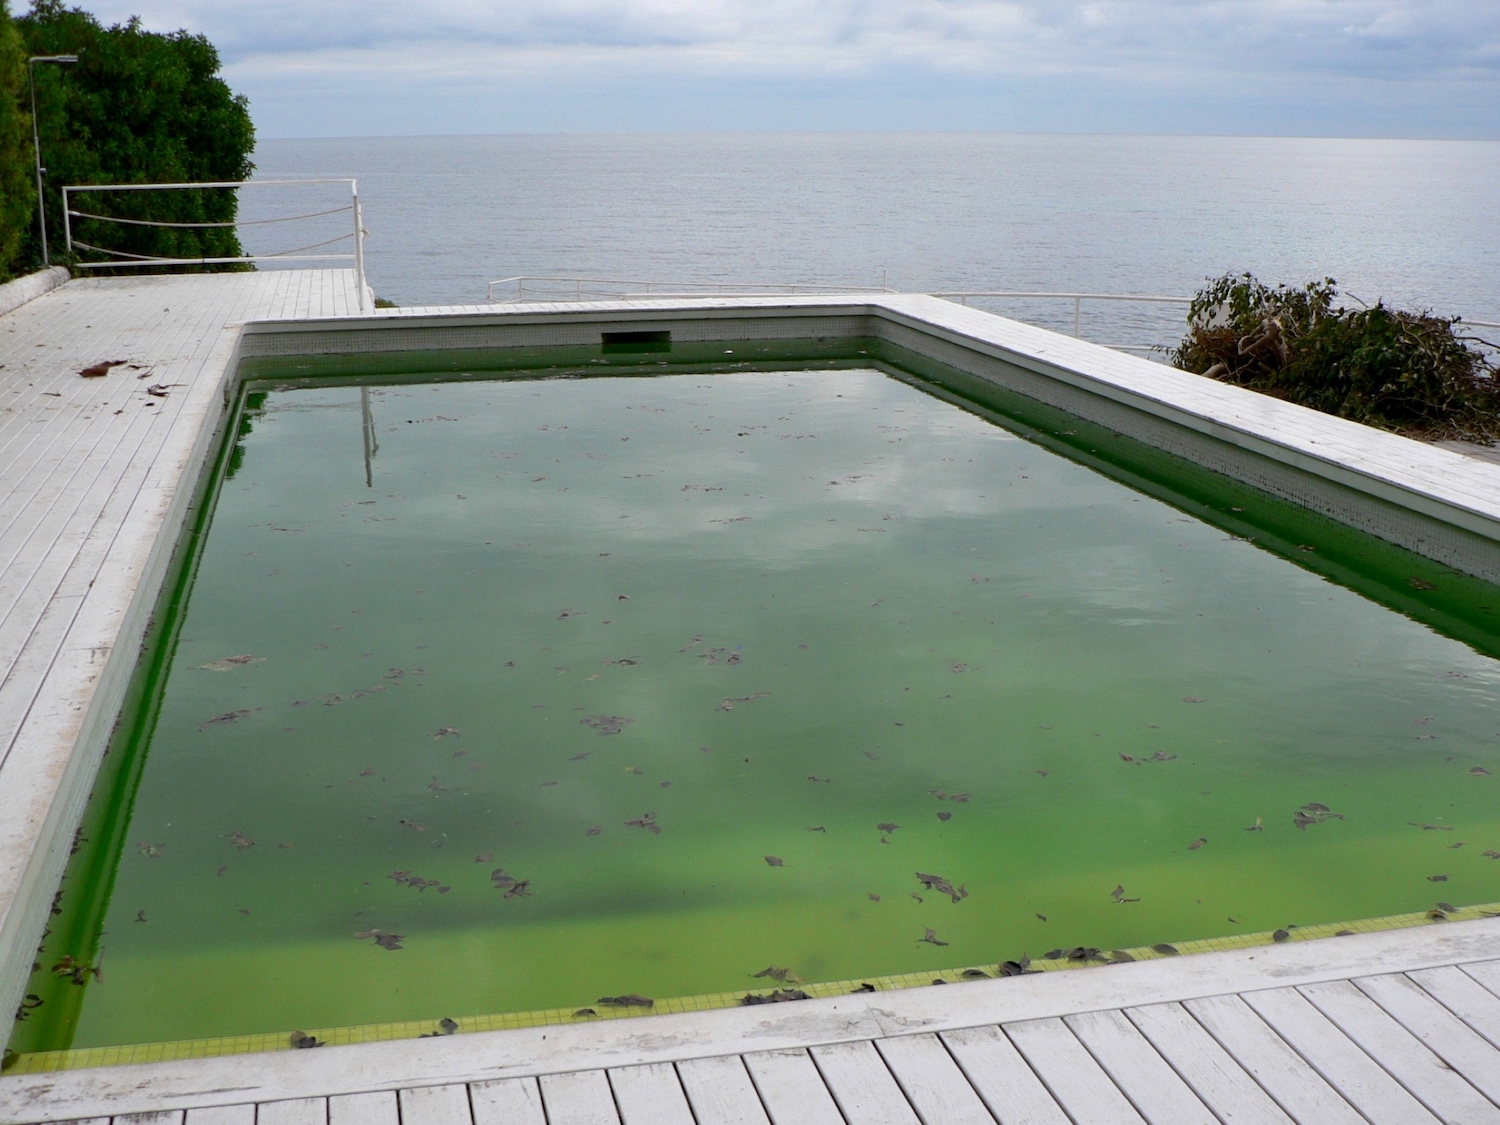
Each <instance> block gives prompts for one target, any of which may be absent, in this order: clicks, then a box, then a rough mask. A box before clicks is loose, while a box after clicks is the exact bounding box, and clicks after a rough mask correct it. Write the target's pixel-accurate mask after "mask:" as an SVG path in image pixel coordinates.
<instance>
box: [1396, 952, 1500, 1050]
mask: <svg viewBox="0 0 1500 1125" xmlns="http://www.w3.org/2000/svg"><path fill="white" fill-rule="evenodd" d="M1407 976H1408V977H1410V978H1411V979H1412V980H1414V981H1416V983H1417V984H1418V985H1419V986H1420V987H1421V989H1422V991H1424V992H1426V993H1427V994H1428V995H1429V996H1431V997H1432V998H1433V999H1434V1000H1436V1001H1437V1002H1438V1003H1439V1004H1441V1005H1442V1006H1443V1007H1445V1008H1447V1009H1448V1010H1449V1011H1450V1012H1452V1013H1453V1014H1454V1015H1455V1016H1457V1017H1458V1018H1459V1019H1461V1020H1463V1021H1464V1023H1465V1024H1466V1025H1467V1026H1469V1027H1470V1028H1472V1029H1473V1030H1474V1031H1475V1032H1477V1033H1478V1034H1480V1035H1482V1036H1484V1037H1485V1039H1487V1040H1488V1041H1489V1044H1490V1046H1491V1047H1500V997H1497V996H1496V995H1495V994H1494V993H1492V992H1491V991H1490V990H1489V989H1487V988H1485V987H1484V985H1482V984H1480V983H1479V982H1478V981H1477V980H1475V979H1474V978H1473V977H1471V976H1469V975H1468V974H1467V973H1465V972H1464V971H1463V970H1462V969H1460V968H1458V967H1456V966H1452V965H1450V966H1448V967H1447V968H1442V969H1422V970H1419V971H1417V972H1414V973H1408V974H1407Z"/></svg>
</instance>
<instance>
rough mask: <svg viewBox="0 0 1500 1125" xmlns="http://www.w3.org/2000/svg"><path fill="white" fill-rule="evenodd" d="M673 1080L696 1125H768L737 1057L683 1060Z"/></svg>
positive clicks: (758, 1096) (763, 1111)
mask: <svg viewBox="0 0 1500 1125" xmlns="http://www.w3.org/2000/svg"><path fill="white" fill-rule="evenodd" d="M677 1076H678V1077H679V1078H680V1079H682V1089H683V1091H684V1092H685V1093H686V1094H687V1097H688V1104H690V1105H691V1106H692V1107H693V1117H694V1118H695V1119H696V1120H697V1122H698V1125H770V1121H771V1119H770V1118H769V1117H767V1116H766V1110H765V1107H764V1106H762V1105H761V1104H760V1095H759V1094H757V1093H756V1092H755V1083H753V1082H751V1081H750V1072H749V1071H747V1070H746V1069H745V1062H744V1060H743V1059H741V1058H740V1057H739V1056H738V1055H727V1056H726V1055H720V1056H718V1057H717V1058H711V1059H687V1060H686V1061H684V1062H680V1063H678V1064H677ZM476 1125H478V1123H477V1122H476Z"/></svg>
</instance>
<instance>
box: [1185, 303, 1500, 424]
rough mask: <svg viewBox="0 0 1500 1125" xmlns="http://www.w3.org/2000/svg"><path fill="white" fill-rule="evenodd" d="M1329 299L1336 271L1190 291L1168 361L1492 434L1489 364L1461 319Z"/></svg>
mask: <svg viewBox="0 0 1500 1125" xmlns="http://www.w3.org/2000/svg"><path fill="white" fill-rule="evenodd" d="M1337 298H1338V289H1337V287H1336V282H1335V281H1334V280H1333V278H1325V279H1324V280H1323V281H1320V282H1310V283H1309V284H1307V285H1304V286H1302V287H1301V288H1300V289H1298V288H1293V287H1291V286H1287V285H1278V286H1275V287H1274V288H1273V287H1270V286H1267V285H1264V284H1262V283H1261V282H1259V281H1257V280H1256V279H1255V278H1254V277H1253V276H1251V275H1250V274H1248V273H1247V274H1240V275H1233V274H1226V275H1225V276H1223V277H1220V278H1217V279H1214V280H1212V281H1210V282H1209V283H1208V284H1207V285H1206V286H1205V287H1204V288H1203V289H1201V290H1199V291H1198V294H1197V295H1196V296H1195V297H1194V298H1193V303H1192V306H1191V307H1190V309H1189V311H1188V331H1187V335H1186V336H1185V337H1183V340H1182V343H1181V344H1180V345H1178V347H1177V348H1176V349H1175V350H1174V351H1173V352H1172V353H1171V358H1172V363H1173V365H1174V366H1176V367H1180V368H1182V369H1183V370H1185V371H1193V372H1197V373H1199V374H1203V375H1208V376H1211V377H1212V378H1216V379H1221V380H1223V381H1224V382H1227V383H1234V384H1236V385H1238V386H1242V387H1249V388H1251V389H1253V390H1257V391H1262V392H1264V393H1266V394H1271V395H1275V396H1277V397H1278V398H1283V399H1286V400H1287V401H1289V402H1295V403H1299V404H1301V405H1303V406H1310V407H1312V408H1313V409H1315V410H1321V411H1324V412H1326V413H1328V414H1337V415H1338V416H1339V417H1341V418H1349V419H1352V420H1353V421H1356V422H1364V423H1366V424H1367V425H1371V426H1379V427H1380V428H1382V429H1388V430H1398V431H1401V432H1403V433H1406V434H1408V435H1410V436H1414V437H1422V438H1426V439H1429V440H1430V439H1437V438H1463V439H1467V440H1478V441H1484V442H1490V441H1493V440H1494V439H1495V438H1496V437H1500V385H1497V382H1496V371H1495V368H1494V366H1493V365H1492V364H1491V363H1490V362H1489V361H1488V360H1487V358H1486V356H1485V353H1484V352H1483V351H1482V350H1480V349H1479V348H1476V347H1475V346H1474V344H1475V343H1476V342H1481V341H1478V340H1477V338H1475V337H1471V336H1466V335H1463V334H1461V330H1460V323H1461V322H1460V319H1459V318H1457V317H1442V316H1434V315H1433V314H1431V313H1430V312H1403V311H1401V310H1398V309H1393V308H1390V307H1389V306H1387V305H1386V304H1385V303H1384V302H1377V303H1376V304H1375V305H1373V306H1367V307H1361V308H1356V309H1348V308H1345V307H1344V306H1343V305H1335V301H1336V300H1337Z"/></svg>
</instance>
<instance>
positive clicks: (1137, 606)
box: [12, 370, 1500, 1051]
mask: <svg viewBox="0 0 1500 1125" xmlns="http://www.w3.org/2000/svg"><path fill="white" fill-rule="evenodd" d="M362 396H368V397H367V401H368V404H369V414H370V417H371V419H372V422H373V425H372V427H371V432H372V434H373V437H374V439H375V440H376V441H378V450H376V451H374V453H373V457H372V458H371V461H370V474H371V475H370V484H369V485H368V486H367V484H366V475H365V463H364V458H363V450H364V439H363V437H362V401H361V400H362ZM251 422H252V427H253V428H252V430H251V432H250V433H249V434H248V435H247V436H246V437H244V439H243V442H242V446H243V456H242V458H241V457H239V456H237V458H236V467H235V471H234V472H233V474H232V476H231V477H230V479H228V480H227V481H226V482H225V484H224V486H223V490H222V493H221V495H220V496H219V499H218V502H217V507H216V510H215V512H214V515H213V519H212V526H211V530H210V532H209V535H208V539H207V544H206V547H205V548H204V552H203V556H202V560H201V564H200V566H199V569H198V571H197V574H196V578H195V581H194V584H193V587H192V590H191V594H190V597H189V601H188V604H187V609H186V613H185V617H184V618H183V620H182V623H181V627H180V633H179V637H178V640H177V644H176V648H175V651H174V652H173V653H172V655H171V660H170V665H169V672H168V674H167V678H166V681H165V688H164V691H163V693H162V696H161V699H160V707H159V712H158V713H157V715H156V718H155V721H154V728H153V729H152V730H150V731H149V746H148V747H147V748H146V750H145V752H146V758H145V761H144V768H143V770H142V771H141V772H140V776H139V782H138V785H136V786H135V787H134V789H133V791H132V792H126V793H123V794H120V795H118V796H117V799H118V800H120V801H125V802H133V805H131V806H130V807H129V811H128V817H129V826H128V829H127V830H126V831H125V833H124V847H123V850H122V851H120V853H119V854H118V855H117V856H116V857H111V860H110V864H109V868H110V869H111V870H112V871H113V876H112V878H113V883H112V886H110V885H109V883H108V880H104V881H103V882H101V885H100V886H99V887H97V888H93V889H92V890H91V892H90V893H91V894H92V895H94V897H95V898H96V899H97V898H99V897H100V896H103V895H106V894H107V895H108V905H107V913H105V914H104V915H103V922H102V926H100V929H102V931H103V932H102V936H100V937H99V938H98V942H97V948H80V949H78V950H65V949H62V948H53V947H52V946H51V945H49V946H46V947H44V954H43V957H42V959H41V960H42V962H43V964H42V968H41V971H40V973H39V974H38V976H37V977H36V978H34V980H39V981H42V982H44V983H45V985H46V991H45V995H44V994H43V993H42V992H36V991H35V990H36V989H38V988H41V987H43V986H42V984H33V986H32V988H33V992H34V994H35V996H36V997H37V998H38V999H42V1000H43V1001H44V1002H43V1003H42V1004H41V1005H39V1006H34V1007H33V1008H32V1009H30V1011H29V1015H28V1019H27V1020H26V1021H24V1022H23V1023H21V1024H20V1025H18V1030H17V1033H16V1036H15V1038H14V1039H13V1041H12V1046H13V1047H15V1048H16V1049H19V1050H26V1051H31V1050H42V1049H58V1048H63V1047H67V1046H73V1047H92V1046H100V1045H114V1044H125V1043H139V1042H150V1041H160V1040H176V1039H185V1038H194V1037H206V1036H224V1035H237V1034H248V1033H257V1032H271V1031H285V1030H287V1029H291V1028H303V1027H330V1026H337V1025H348V1024H363V1023H376V1022H385V1021H397V1020H411V1019H429V1018H431V1019H435V1018H437V1017H440V1016H452V1017H455V1018H459V1017H462V1016H464V1015H471V1014H478V1013H495V1012H507V1011H520V1010H526V1009H537V1008H554V1007H575V1006H585V1005H596V1002H597V1001H598V999H599V998H600V997H605V996H624V995H629V994H636V995H640V996H645V997H667V996H681V995H690V994H696V993H708V992H722V991H731V990H759V991H764V990H766V989H769V988H773V987H776V986H777V985H778V980H779V978H781V977H785V978H786V979H787V981H789V982H791V981H794V980H795V979H797V978H801V979H805V980H808V981H822V980H839V979H858V978H860V977H862V976H866V975H879V974H895V973H905V972H918V971H922V970H929V969H935V968H940V967H951V966H958V965H964V964H982V963H985V962H991V963H993V962H995V961H997V960H1001V959H1006V958H1014V957H1018V956H1020V955H1021V954H1022V953H1023V952H1027V953H1030V954H1031V955H1032V956H1033V957H1037V956H1041V955H1043V954H1044V953H1046V952H1047V951H1049V950H1052V949H1055V948H1068V947H1070V946H1074V945H1079V944H1083V945H1092V946H1099V947H1103V948H1106V949H1108V948H1114V947H1131V946H1141V945H1150V944H1152V943H1155V942H1160V941H1168V940H1182V939H1191V938H1202V937H1215V936H1221V935H1230V934H1238V933H1249V932H1254V931H1264V930H1271V929H1275V928H1278V927H1285V926H1288V925H1311V924H1314V923H1322V922H1329V921H1337V920H1341V919H1351V918H1361V917H1371V916H1378V915H1386V914H1394V913H1399V912H1404V911H1416V910H1425V909H1427V908H1429V907H1431V906H1433V905H1434V904H1435V903H1436V902H1439V901H1443V902H1447V903H1451V904H1459V905H1462V904H1465V903H1475V902H1488V901H1493V900H1495V899H1500V862H1497V861H1496V860H1497V856H1500V851H1497V850H1496V849H1500V802H1497V794H1496V789H1495V787H1496V786H1497V785H1500V733H1497V732H1500V718H1497V715H1500V709H1497V706H1496V703H1497V672H1500V668H1497V665H1496V662H1495V661H1494V660H1492V659H1490V658H1488V657H1485V656H1482V655H1479V654H1477V653H1476V652H1475V651H1474V650H1472V649H1471V648H1469V647H1467V646H1465V645H1463V644H1460V643H1458V642H1457V641H1454V640H1451V639H1448V638H1446V637H1444V636H1442V635H1440V634H1438V633H1436V632H1434V631H1433V630H1431V629H1429V628H1428V627H1426V626H1424V625H1422V624H1419V623H1417V622H1414V621H1413V620H1410V619H1409V618H1407V617H1404V616H1402V615H1400V614H1398V613H1395V612H1392V611H1390V610H1388V609H1385V608H1383V607H1381V606H1380V605H1377V604H1375V603H1374V602H1373V601H1370V600H1367V599H1366V598H1365V597H1362V596H1361V595H1359V594H1356V593H1353V592H1351V591H1349V590H1347V589H1345V588H1343V587H1341V586H1339V585H1336V584H1334V583H1332V582H1330V581H1328V580H1326V579H1324V578H1322V577H1320V576H1318V575H1317V574H1314V573H1311V572H1309V571H1308V570H1306V569H1303V568H1301V567H1299V566H1297V565H1295V563H1294V562H1292V561H1289V560H1287V559H1285V558H1282V557H1278V556H1277V555H1275V554H1273V553H1271V552H1269V551H1267V550H1264V549H1262V548H1261V547H1259V546H1257V545H1256V544H1255V543H1253V542H1248V541H1245V540H1240V539H1236V538H1234V537H1233V536H1231V535H1229V534H1227V533H1226V532H1225V531H1223V530H1221V529H1218V528H1216V527H1214V526H1211V525H1209V524H1207V523H1204V522H1201V521H1199V520H1197V519H1194V518H1190V517H1188V516H1186V515H1184V514H1183V513H1182V512H1181V511H1179V510H1178V509H1176V508H1174V507H1171V506H1169V505H1167V504H1165V503H1162V502H1160V501H1158V500H1155V499H1152V498H1150V497H1148V496H1145V495H1142V494H1140V493H1138V492H1135V491H1132V490H1131V489H1129V488H1127V487H1125V486H1124V485H1122V484H1120V483H1117V482H1116V481H1114V480H1111V479H1109V478H1107V477H1106V476H1103V475H1101V474H1099V473H1097V472H1095V471H1093V470H1092V469H1089V468H1087V467H1084V466H1082V465H1079V464H1077V463H1074V462H1072V461H1069V460H1067V459H1065V458H1063V457H1061V456H1058V455H1056V454H1054V453H1051V452H1048V451H1046V450H1045V449H1043V448H1041V447H1039V446H1038V445H1036V444H1033V443H1031V442H1029V441H1026V440H1023V439H1021V438H1020V437H1017V436H1015V435H1014V434H1012V433H1010V432H1008V431H1007V430H1005V429H1002V428H1000V427H997V426H996V425H994V424H992V423H991V422H989V421H986V420H984V419H982V418H980V417H976V416H975V415H973V414H970V413H966V412H965V411H963V410H960V409H958V408H956V407H954V406H952V405H949V404H947V403H945V402H943V401H941V400H939V399H937V398H934V397H931V396H929V395H927V394H925V393H923V392H922V391H921V390H918V389H916V388H914V387H913V386H910V385H908V384H906V383H903V382H901V381H898V380H896V379H894V378H891V377H889V376H887V375H885V374H882V373H880V372H877V371H871V370H834V371H806V372H793V373H787V372H770V373H766V372H758V373H757V372H744V373H731V374H714V375H663V376H660V377H656V378H644V377H643V378H628V377H616V378H607V379H604V378H601V379H568V380H541V381H535V380H532V381H504V380H497V381H485V382H456V383H442V384H425V385H406V386H383V387H378V388H366V389H364V390H361V389H360V388H358V387H339V388H322V389H294V390H282V391H274V392H271V393H269V394H268V395H267V396H266V397H265V398H264V400H263V401H260V402H258V408H257V411H256V412H255V413H254V415H253V416H252V418H251ZM1491 771H1492V772H1491ZM70 893H71V894H74V895H75V897H76V898H77V899H78V900H79V901H82V900H83V899H85V898H87V896H86V895H83V894H82V893H81V892H76V891H75V892H70ZM69 909H70V910H77V909H81V908H80V907H78V906H76V905H70V906H69ZM65 922H66V918H64V919H61V920H60V921H59V924H58V926H57V932H58V933H65V932H68V928H67V926H66V925H65V924H64V923H65ZM75 929H76V927H75ZM53 944H56V943H55V942H54V943H53ZM64 956H72V957H75V958H76V963H81V964H86V965H88V966H89V967H90V968H95V967H97V968H99V969H100V972H99V973H98V974H97V978H96V976H95V974H93V973H92V972H89V971H85V972H82V973H75V974H73V976H74V977H80V976H81V977H82V981H81V983H79V984H76V985H75V984H73V978H72V977H69V975H68V970H67V965H68V963H67V962H61V959H62V958H63V957H64ZM59 962H60V963H62V964H63V971H62V972H60V973H59V972H55V971H53V968H54V964H55V963H59ZM767 969H771V970H775V971H776V973H775V975H774V976H766V975H757V974H762V971H763V970H767ZM780 970H786V972H785V973H782V972H780ZM59 981H60V982H61V983H58V982H59Z"/></svg>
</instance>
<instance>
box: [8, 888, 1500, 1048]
mask: <svg viewBox="0 0 1500 1125" xmlns="http://www.w3.org/2000/svg"><path fill="white" fill-rule="evenodd" d="M1493 917H1500V903H1487V904H1484V905H1481V906H1465V907H1461V908H1460V909H1458V910H1454V911H1452V912H1443V911H1439V910H1431V911H1427V912H1425V913H1421V914H1392V915H1389V916H1387V917H1384V918H1367V919H1365V920H1363V921H1359V922H1346V923H1334V922H1330V923H1327V924H1324V925H1319V926H1300V927H1296V928H1289V929H1287V930H1277V931H1275V932H1274V933H1256V934H1239V935H1232V936H1229V937H1217V938H1204V939H1202V940H1198V941H1182V942H1174V943H1171V944H1163V945H1155V946H1143V947H1140V948H1137V949H1115V950H1085V949H1075V950H1069V951H1064V952H1063V954H1062V956H1060V957H1055V958H1051V959H1040V960H1035V961H1032V962H1031V963H1030V964H1029V966H1027V971H1029V972H1037V971H1042V972H1056V971H1058V970H1062V969H1077V968H1083V967H1085V966H1088V965H1099V964H1105V963H1111V962H1119V961H1148V960H1152V959H1158V958H1162V957H1174V956H1177V955H1178V954H1187V953H1210V952H1213V951H1216V950H1230V949H1249V948H1252V947H1254V946H1260V945H1270V944H1272V943H1273V942H1278V941H1310V940H1312V939H1314V938H1325V937H1336V936H1342V935H1347V934H1363V933H1374V932H1376V931H1380V930H1398V929H1403V928H1406V927H1409V926H1422V925H1436V924H1440V923H1442V922H1445V921H1449V920H1452V921H1455V922H1459V921H1470V920H1472V919H1476V918H1493ZM1070 953H1071V954H1073V956H1071V957H1070V956H1069V954H1070ZM1001 972H1002V966H1000V965H996V964H994V963H990V964H985V965H976V966H971V967H968V968H958V969H942V970H937V971H934V972H925V973H900V974H897V975H895V976H881V977H867V978H864V979H862V980H843V981H828V982H825V983H821V984H804V983H787V984H784V985H780V984H777V983H775V982H772V981H768V982H766V986H765V987H762V988H758V989H750V990H748V992H744V991H741V992H712V993H706V994H704V995H701V996H680V997H673V998H671V999H666V1000H656V1001H655V1002H654V1003H653V1004H652V1006H651V1007H649V1008H647V1007H644V1006H628V1007H608V1006H604V1005H600V1004H594V1005H591V1006H590V1007H587V1008H580V1009H576V1010H575V1009H572V1008H551V1009H547V1010H543V1011H533V1012H504V1013H501V1014H498V1015H488V1016H467V1017H465V1018H464V1019H462V1020H458V1021H456V1023H457V1029H456V1033H463V1032H470V1031H504V1030H510V1029H513V1028H520V1027H546V1026H551V1025H556V1024H568V1023H589V1022H596V1021H598V1020H602V1019H625V1018H629V1017H639V1016H644V1015H665V1014H667V1013H669V1012H706V1011H712V1010H714V1009H717V1008H736V1007H740V1006H741V1005H743V1004H744V1003H745V997H746V996H747V995H750V996H765V997H769V996H770V994H771V992H772V991H773V990H774V989H776V988H786V989H797V990H800V991H801V992H803V993H806V995H807V996H809V997H812V998H817V997H824V996H843V995H847V994H849V993H853V992H857V991H861V990H862V991H866V992H868V991H870V988H869V987H868V986H874V989H875V990H877V991H881V992H884V991H887V990H889V989H894V988H916V987H925V986H931V985H933V984H935V983H937V982H938V981H939V980H941V981H943V982H945V983H948V984H958V983H961V982H963V981H966V980H977V979H979V976H978V974H979V973H983V974H984V975H985V976H996V975H1000V974H1001ZM444 1033H445V1032H444V1030H443V1028H442V1027H441V1026H440V1022H439V1020H437V1019H431V1020H407V1021H405V1022H401V1023H370V1024H361V1025H359V1026H355V1027H325V1028H309V1029H306V1030H305V1031H304V1032H303V1034H305V1035H306V1036H309V1037H311V1038H313V1039H316V1040H317V1041H318V1042H319V1043H323V1044H328V1045H342V1044H348V1043H374V1042H378V1041H380V1040H386V1039H415V1038H418V1037H420V1036H427V1035H433V1034H444ZM291 1039H292V1036H291V1033H289V1032H284V1031H283V1032H274V1033H269V1032H268V1033H264V1034H259V1035H230V1036H223V1037H220V1038H215V1039H181V1040H177V1041H175V1042H170V1043H132V1044H127V1045H124V1046H119V1047H86V1048H81V1049H77V1050H68V1051H37V1052H34V1053H31V1054H23V1055H18V1056H17V1057H16V1058H15V1061H14V1063H13V1064H12V1065H11V1066H9V1067H7V1068H6V1073H8V1074H36V1073H41V1072H45V1071H52V1070H80V1069H83V1068H85V1067H94V1066H122V1065H125V1064H128V1063H145V1062H169V1061H172V1062H175V1061H178V1060H181V1059H203V1058H216V1057H219V1056H222V1055H243V1054H251V1053H254V1052H258V1051H286V1050H291V1049H292V1042H291Z"/></svg>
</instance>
